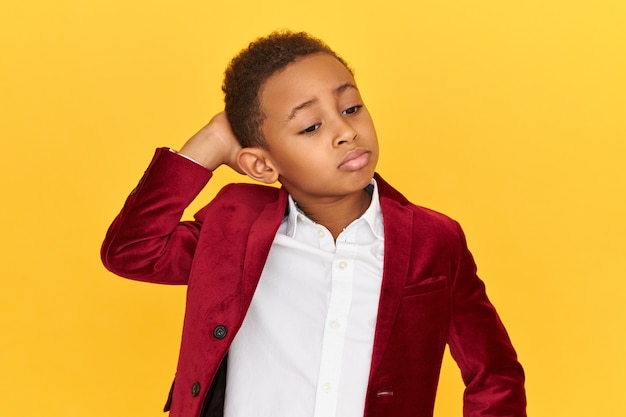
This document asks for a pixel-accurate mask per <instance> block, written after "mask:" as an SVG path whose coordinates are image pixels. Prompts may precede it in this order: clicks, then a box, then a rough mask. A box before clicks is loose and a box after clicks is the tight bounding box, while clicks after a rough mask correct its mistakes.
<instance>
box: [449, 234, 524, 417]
mask: <svg viewBox="0 0 626 417" xmlns="http://www.w3.org/2000/svg"><path fill="white" fill-rule="evenodd" d="M456 226H457V228H458V233H459V239H460V240H459V242H460V251H459V253H458V257H457V264H456V267H455V276H454V279H453V281H452V288H451V290H452V306H451V312H452V316H451V318H452V321H451V326H450V334H449V340H448V343H449V346H450V352H451V354H452V356H453V358H454V359H455V361H456V362H457V364H458V365H459V368H460V369H461V374H462V377H463V380H464V382H465V386H466V389H465V394H464V402H463V403H464V405H463V415H464V416H465V417H479V416H481V417H482V416H490V417H495V416H499V417H504V416H507V417H525V416H526V395H525V390H524V378H525V377H524V371H523V369H522V366H521V365H520V363H519V362H518V360H517V354H516V352H515V350H514V348H513V346H512V344H511V341H510V339H509V336H508V334H507V332H506V330H505V328H504V325H503V324H502V322H501V320H500V318H499V317H498V314H497V313H496V310H495V308H494V307H493V305H492V304H491V302H490V301H489V299H488V297H487V294H486V292H485V286H484V284H483V282H482V281H481V280H480V279H479V278H478V276H477V274H476V265H475V263H474V260H473V257H472V255H471V253H470V252H469V250H468V249H467V244H466V241H465V236H464V234H463V231H462V230H461V228H460V226H459V225H458V224H457V225H456Z"/></svg>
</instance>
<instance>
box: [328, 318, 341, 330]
mask: <svg viewBox="0 0 626 417" xmlns="http://www.w3.org/2000/svg"><path fill="white" fill-rule="evenodd" d="M330 327H331V328H332V329H338V328H340V327H341V323H339V320H333V321H331V322H330Z"/></svg>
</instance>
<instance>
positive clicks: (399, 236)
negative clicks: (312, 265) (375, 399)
mask: <svg viewBox="0 0 626 417" xmlns="http://www.w3.org/2000/svg"><path fill="white" fill-rule="evenodd" d="M377 180H378V182H379V184H380V185H381V187H380V188H384V187H385V185H386V184H381V181H380V179H377ZM386 186H387V187H389V186H388V185H386ZM394 191H395V190H394ZM381 207H382V212H383V221H384V227H385V258H384V265H383V281H382V286H381V290H380V302H379V306H378V319H377V321H376V333H375V335H374V348H373V352H372V368H371V369H372V371H371V372H370V378H371V375H373V373H374V370H375V369H377V368H378V365H379V364H380V361H381V359H382V357H383V353H384V352H385V348H386V346H387V341H388V340H389V336H390V334H391V330H392V328H393V325H394V322H395V318H396V314H397V312H398V307H399V305H400V301H401V299H402V292H403V289H404V285H405V281H406V277H407V271H408V267H409V259H410V252H411V246H412V236H413V234H412V230H413V213H412V211H411V210H410V209H408V208H407V207H404V206H403V205H402V204H401V203H400V202H399V201H397V200H395V199H392V198H389V197H388V196H383V194H382V193H381Z"/></svg>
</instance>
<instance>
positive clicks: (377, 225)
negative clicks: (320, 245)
mask: <svg viewBox="0 0 626 417" xmlns="http://www.w3.org/2000/svg"><path fill="white" fill-rule="evenodd" d="M365 191H367V192H368V193H370V194H371V195H372V202H371V203H370V205H369V207H368V208H367V210H365V213H363V215H362V216H361V217H359V219H363V220H365V222H366V223H367V225H368V226H369V227H370V229H371V231H372V233H374V236H376V238H378V239H384V225H383V214H382V209H381V207H380V198H379V196H378V184H377V183H376V180H375V179H372V181H371V182H370V183H369V184H368V185H367V187H365ZM298 219H300V220H301V221H306V222H310V223H312V224H314V223H315V222H313V220H311V219H309V218H308V217H307V216H306V214H304V212H303V211H302V210H300V208H299V207H298V204H297V203H296V202H295V200H294V199H293V198H292V197H291V195H289V202H288V204H287V211H286V213H285V219H284V220H283V221H284V222H286V230H285V234H286V235H287V236H289V237H291V238H293V237H295V235H296V228H297V224H298ZM359 219H357V220H359ZM357 220H355V221H357Z"/></svg>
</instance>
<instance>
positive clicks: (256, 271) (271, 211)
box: [241, 188, 287, 311]
mask: <svg viewBox="0 0 626 417" xmlns="http://www.w3.org/2000/svg"><path fill="white" fill-rule="evenodd" d="M286 206H287V192H286V191H285V190H284V189H282V188H281V189H279V191H278V198H277V199H276V200H274V201H272V202H270V203H268V204H266V205H265V207H264V208H263V210H262V211H261V214H260V215H259V217H258V218H257V219H256V221H255V222H254V223H253V224H252V227H251V228H250V234H249V235H248V242H247V244H246V252H245V259H244V265H243V276H242V279H243V285H242V294H241V295H242V300H243V302H244V303H243V311H246V310H247V309H248V305H249V304H250V301H251V300H252V295H253V294H254V291H255V289H256V286H257V284H258V282H259V279H260V278H261V273H262V272H263V267H264V266H265V262H266V260H267V255H268V254H269V251H270V249H271V247H272V242H273V241H274V237H275V236H276V231H277V230H278V227H279V226H280V223H281V221H282V219H283V217H284V214H285V207H286Z"/></svg>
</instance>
